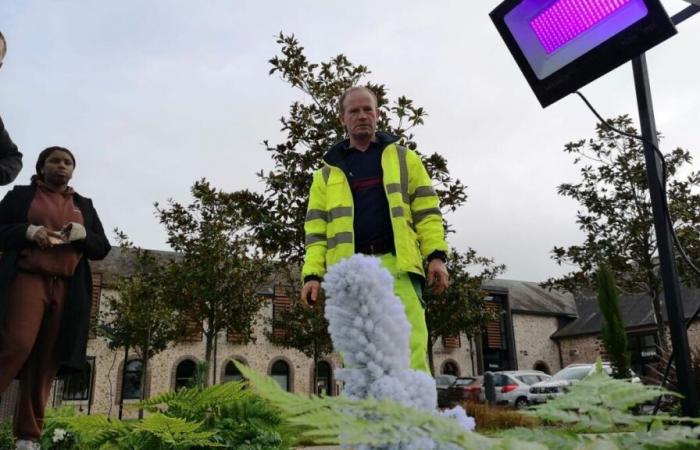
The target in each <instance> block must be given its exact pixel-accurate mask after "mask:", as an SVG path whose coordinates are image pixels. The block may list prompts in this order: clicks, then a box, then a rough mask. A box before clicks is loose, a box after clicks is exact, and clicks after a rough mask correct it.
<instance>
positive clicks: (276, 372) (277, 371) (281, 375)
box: [270, 359, 290, 392]
mask: <svg viewBox="0 0 700 450" xmlns="http://www.w3.org/2000/svg"><path fill="white" fill-rule="evenodd" d="M270 377H272V379H273V380H275V381H276V382H277V383H279V385H280V386H281V387H282V389H284V390H285V391H287V392H290V389H289V388H290V383H289V364H287V363H286V362H284V361H282V360H281V359H280V360H277V361H275V363H274V364H273V365H272V368H271V369H270Z"/></svg>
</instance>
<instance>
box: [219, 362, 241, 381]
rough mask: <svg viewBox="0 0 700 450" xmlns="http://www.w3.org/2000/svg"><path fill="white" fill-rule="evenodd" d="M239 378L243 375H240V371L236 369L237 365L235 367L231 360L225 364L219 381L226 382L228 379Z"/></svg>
mask: <svg viewBox="0 0 700 450" xmlns="http://www.w3.org/2000/svg"><path fill="white" fill-rule="evenodd" d="M241 380H243V375H241V371H240V370H238V367H236V365H235V364H234V363H233V361H229V362H228V363H227V364H226V368H225V369H224V376H222V377H221V382H222V383H226V382H228V381H241Z"/></svg>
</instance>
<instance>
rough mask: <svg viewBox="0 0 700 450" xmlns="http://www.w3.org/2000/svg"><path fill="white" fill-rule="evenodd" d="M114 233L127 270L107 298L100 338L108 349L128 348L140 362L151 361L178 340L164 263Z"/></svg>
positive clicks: (174, 313) (174, 312)
mask: <svg viewBox="0 0 700 450" xmlns="http://www.w3.org/2000/svg"><path fill="white" fill-rule="evenodd" d="M115 232H116V234H117V238H118V240H119V247H120V250H121V252H122V254H123V256H124V257H125V258H129V263H130V264H129V266H130V270H129V272H128V273H125V274H121V275H120V277H119V279H118V281H117V285H116V289H115V291H116V293H117V295H108V296H107V308H105V310H104V312H103V313H102V317H101V320H100V329H101V334H102V335H103V336H104V337H106V338H107V340H108V341H109V346H110V348H111V349H113V350H116V349H119V348H124V347H129V349H131V350H134V351H135V352H136V353H137V355H138V356H139V358H140V359H141V360H146V359H150V358H152V357H153V356H155V355H156V354H158V353H160V352H162V351H163V350H165V348H166V347H167V346H168V344H169V343H170V342H172V341H173V340H175V339H176V337H177V336H178V334H177V331H178V329H177V327H176V323H177V313H176V311H175V310H174V309H173V307H172V304H171V303H170V301H169V299H168V298H167V296H166V293H165V291H164V289H163V286H164V285H165V282H166V280H165V278H164V266H165V264H166V262H167V261H164V260H159V259H158V258H157V257H156V256H155V255H154V254H153V253H152V252H150V251H148V250H143V249H141V248H139V247H136V246H134V244H133V243H132V242H131V241H129V239H128V237H127V236H126V234H124V233H123V232H121V231H119V230H115Z"/></svg>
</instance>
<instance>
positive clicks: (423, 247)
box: [301, 86, 449, 373]
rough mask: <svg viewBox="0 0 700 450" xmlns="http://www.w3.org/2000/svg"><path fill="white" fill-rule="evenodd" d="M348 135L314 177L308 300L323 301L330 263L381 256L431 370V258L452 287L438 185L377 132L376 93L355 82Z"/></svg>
mask: <svg viewBox="0 0 700 450" xmlns="http://www.w3.org/2000/svg"><path fill="white" fill-rule="evenodd" d="M339 108H340V111H339V112H340V123H341V124H342V125H343V127H344V128H345V130H346V131H347V135H348V138H347V139H345V140H343V141H341V142H339V143H337V144H336V145H334V146H333V147H332V148H331V149H330V150H329V151H328V152H327V153H326V155H325V156H324V158H323V160H324V166H323V167H322V168H321V169H319V170H317V171H316V172H315V173H314V175H313V181H312V185H311V190H310V194H309V205H308V210H307V216H306V222H305V225H304V230H305V240H306V242H305V246H306V254H305V261H304V266H303V268H302V278H303V283H304V284H303V287H302V291H301V301H302V302H303V303H305V304H308V303H309V302H311V303H313V302H315V301H316V300H317V299H318V296H319V291H320V288H321V284H320V282H321V280H322V278H323V276H324V274H325V273H326V270H327V268H328V267H330V266H332V265H333V264H335V263H337V262H338V261H340V260H341V259H343V258H347V257H349V256H351V255H353V254H354V253H363V254H368V255H375V256H377V257H378V258H379V259H380V261H381V263H382V266H383V267H385V268H386V269H388V270H389V272H391V274H392V275H393V276H394V292H395V293H396V295H397V296H398V297H399V298H400V299H401V301H402V302H403V304H404V307H405V308H406V315H407V317H408V321H409V322H410V324H411V327H412V331H411V336H410V347H411V349H410V350H411V368H413V369H416V370H422V371H425V372H427V373H430V368H429V365H428V361H427V345H428V331H427V326H426V323H425V312H424V308H423V300H422V288H423V284H424V281H425V277H426V275H425V272H424V263H423V261H424V260H427V261H428V271H427V284H428V285H429V286H431V287H432V289H433V290H434V292H436V293H438V294H439V293H441V292H443V291H444V290H445V289H446V288H447V285H448V282H449V275H448V271H447V267H446V260H447V251H448V247H447V242H446V241H445V230H444V226H443V221H442V214H441V212H440V205H439V200H438V197H437V195H436V193H435V189H434V188H433V182H432V180H431V179H430V176H429V175H428V172H427V171H426V169H425V166H424V165H423V162H422V161H421V159H420V156H418V154H417V153H416V152H414V151H412V150H409V149H407V148H406V147H403V146H401V145H399V144H398V140H399V138H398V137H397V136H392V135H390V134H388V133H384V132H381V131H377V130H376V128H377V120H378V119H379V111H378V108H377V98H376V95H375V94H374V93H373V92H372V91H371V90H370V89H368V88H366V87H362V86H355V87H352V88H350V89H348V90H347V91H345V93H343V95H342V96H341V97H340V99H339Z"/></svg>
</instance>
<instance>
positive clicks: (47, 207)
mask: <svg viewBox="0 0 700 450" xmlns="http://www.w3.org/2000/svg"><path fill="white" fill-rule="evenodd" d="M36 183H37V188H36V193H35V194H34V199H33V200H32V203H31V205H30V206H29V213H28V214H27V219H28V221H29V223H30V224H32V225H41V226H43V227H44V228H46V229H48V230H53V231H61V229H63V227H64V226H66V225H67V224H69V223H71V222H76V223H79V224H81V225H83V224H84V223H83V215H82V213H81V212H80V209H78V207H77V206H76V205H75V203H73V194H74V193H75V191H74V190H73V188H71V187H68V188H66V190H65V191H63V192H57V191H55V190H53V189H51V188H50V187H49V186H48V185H47V184H45V183H43V182H42V181H40V180H37V181H36ZM80 257H81V254H80V252H79V251H78V250H76V249H75V248H74V247H73V246H72V245H70V244H69V243H66V244H61V245H54V246H53V247H50V248H47V249H45V250H42V249H40V248H39V247H38V246H37V245H36V244H33V245H32V246H30V247H28V248H26V249H24V250H22V251H21V252H20V254H19V259H18V261H17V267H18V268H19V269H20V270H24V271H26V272H32V273H39V274H43V275H50V276H59V277H72V276H73V272H75V268H76V267H77V266H78V263H79V262H80Z"/></svg>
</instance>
